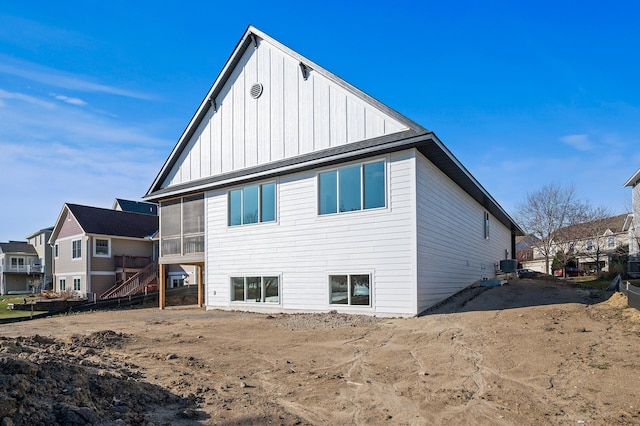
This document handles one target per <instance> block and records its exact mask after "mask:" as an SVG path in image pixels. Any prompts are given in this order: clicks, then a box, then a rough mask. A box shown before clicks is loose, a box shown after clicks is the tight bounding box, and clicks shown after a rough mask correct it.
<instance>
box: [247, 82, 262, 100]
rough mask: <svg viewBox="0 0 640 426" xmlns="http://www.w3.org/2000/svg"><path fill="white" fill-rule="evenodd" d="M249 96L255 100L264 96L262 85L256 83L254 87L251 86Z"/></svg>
mask: <svg viewBox="0 0 640 426" xmlns="http://www.w3.org/2000/svg"><path fill="white" fill-rule="evenodd" d="M249 94H250V95H251V97H252V98H253V99H258V98H259V97H260V95H262V84H260V83H255V84H254V85H253V86H251V89H250V90H249Z"/></svg>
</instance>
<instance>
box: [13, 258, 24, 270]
mask: <svg viewBox="0 0 640 426" xmlns="http://www.w3.org/2000/svg"><path fill="white" fill-rule="evenodd" d="M11 266H12V267H14V268H19V267H20V266H24V257H12V258H11Z"/></svg>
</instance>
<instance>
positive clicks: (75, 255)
mask: <svg viewBox="0 0 640 426" xmlns="http://www.w3.org/2000/svg"><path fill="white" fill-rule="evenodd" d="M81 257H82V240H74V241H72V242H71V258H72V259H80V258H81Z"/></svg>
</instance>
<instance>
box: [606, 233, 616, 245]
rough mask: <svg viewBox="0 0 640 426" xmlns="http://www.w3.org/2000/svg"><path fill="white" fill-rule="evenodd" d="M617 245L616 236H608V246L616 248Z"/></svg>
mask: <svg viewBox="0 0 640 426" xmlns="http://www.w3.org/2000/svg"><path fill="white" fill-rule="evenodd" d="M615 246H616V237H615V236H614V235H611V236H609V237H608V238H607V247H608V248H614V247H615Z"/></svg>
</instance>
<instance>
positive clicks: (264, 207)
mask: <svg viewBox="0 0 640 426" xmlns="http://www.w3.org/2000/svg"><path fill="white" fill-rule="evenodd" d="M275 220H276V184H275V183H264V184H261V185H250V186H245V187H244V188H239V189H234V190H232V191H229V226H238V225H248V224H251V223H259V222H274V221H275Z"/></svg>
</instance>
